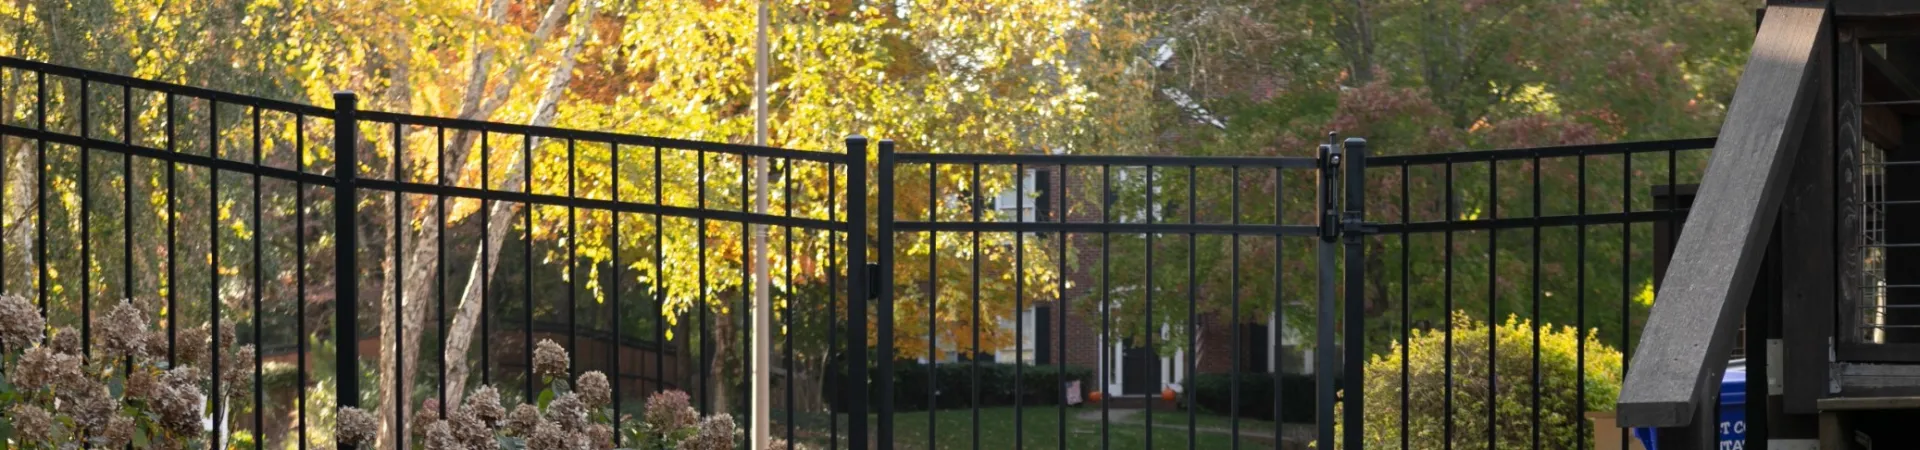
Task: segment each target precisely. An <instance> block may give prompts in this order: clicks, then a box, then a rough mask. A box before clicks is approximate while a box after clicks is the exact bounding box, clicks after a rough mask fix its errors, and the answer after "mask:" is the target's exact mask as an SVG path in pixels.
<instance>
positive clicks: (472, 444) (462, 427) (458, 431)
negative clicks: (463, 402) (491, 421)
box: [447, 409, 500, 450]
mask: <svg viewBox="0 0 1920 450" xmlns="http://www.w3.org/2000/svg"><path fill="white" fill-rule="evenodd" d="M447 425H448V426H449V427H452V429H453V438H454V440H456V441H459V442H460V445H462V446H464V447H465V448H466V449H468V450H494V449H496V448H498V447H499V445H500V443H499V442H497V441H495V440H494V438H493V430H492V429H489V428H487V425H486V424H485V423H483V422H481V421H480V418H479V417H476V416H474V414H473V411H471V410H466V409H459V410H454V411H453V414H451V415H449V416H447Z"/></svg>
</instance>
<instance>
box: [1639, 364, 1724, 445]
mask: <svg viewBox="0 0 1920 450" xmlns="http://www.w3.org/2000/svg"><path fill="white" fill-rule="evenodd" d="M1719 417H1720V421H1719V422H1720V423H1718V424H1716V425H1715V426H1716V427H1717V428H1718V429H1719V433H1720V448H1744V447H1746V443H1747V360H1745V359H1736V360H1733V361H1730V362H1728V363H1727V374H1726V375H1725V376H1722V377H1720V411H1719ZM1654 436H1655V434H1654V429H1652V428H1634V429H1633V437H1634V438H1636V439H1639V440H1640V444H1641V445H1645V446H1646V447H1647V450H1659V447H1658V446H1656V445H1655V443H1654Z"/></svg>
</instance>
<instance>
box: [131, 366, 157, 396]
mask: <svg viewBox="0 0 1920 450" xmlns="http://www.w3.org/2000/svg"><path fill="white" fill-rule="evenodd" d="M159 389H160V376H159V375H157V374H155V373H154V372H153V371H152V370H146V369H145V368H135V369H134V370H133V372H131V373H128V374H127V391H126V396H127V398H149V397H153V395H154V393H155V392H157V391H158V390H159Z"/></svg>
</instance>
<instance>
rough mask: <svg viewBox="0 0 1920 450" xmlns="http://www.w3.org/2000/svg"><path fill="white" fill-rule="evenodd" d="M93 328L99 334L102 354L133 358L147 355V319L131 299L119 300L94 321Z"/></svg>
mask: <svg viewBox="0 0 1920 450" xmlns="http://www.w3.org/2000/svg"><path fill="white" fill-rule="evenodd" d="M93 329H94V332H95V333H98V334H99V336H100V338H99V340H100V345H99V347H100V353H101V354H103V355H107V356H109V357H123V356H124V357H135V358H138V357H145V356H146V355H147V321H146V318H145V315H144V314H141V313H140V309H139V308H136V307H134V306H133V302H132V301H128V300H121V301H120V304H119V305H117V306H114V307H113V311H110V312H108V313H107V315H106V316H104V317H101V318H100V319H98V320H97V321H96V323H94V325H93Z"/></svg>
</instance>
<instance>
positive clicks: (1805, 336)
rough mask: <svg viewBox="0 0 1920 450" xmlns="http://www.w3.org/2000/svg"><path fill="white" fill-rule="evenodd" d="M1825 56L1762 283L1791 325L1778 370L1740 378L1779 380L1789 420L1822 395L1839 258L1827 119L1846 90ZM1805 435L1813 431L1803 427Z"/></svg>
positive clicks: (1831, 58)
mask: <svg viewBox="0 0 1920 450" xmlns="http://www.w3.org/2000/svg"><path fill="white" fill-rule="evenodd" d="M1829 42H1831V41H1829ZM1834 45H1852V43H1851V42H1843V43H1836V44H1834ZM1832 48H1833V47H1832V46H1827V47H1823V48H1822V49H1821V50H1822V51H1821V53H1820V54H1818V55H1816V56H1815V58H1814V61H1816V63H1815V64H1814V67H1813V72H1814V73H1813V74H1812V76H1811V78H1810V79H1809V80H1808V84H1809V85H1810V88H1809V89H1810V90H1809V91H1806V92H1803V93H1802V94H1801V96H1803V97H1811V98H1808V99H1805V100H1803V101H1804V102H1806V106H1804V107H1802V108H1803V109H1804V110H1805V111H1804V112H1806V114H1807V116H1808V117H1807V122H1806V125H1805V129H1804V131H1802V133H1801V136H1800V141H1798V143H1797V145H1798V146H1799V148H1800V150H1799V154H1798V155H1796V157H1795V158H1794V159H1793V168H1791V169H1789V170H1791V171H1792V172H1791V174H1790V175H1789V176H1788V178H1787V186H1786V189H1787V192H1786V197H1785V198H1783V199H1781V200H1780V213H1779V214H1780V219H1779V230H1780V234H1781V235H1780V236H1776V237H1775V238H1774V243H1775V244H1774V249H1776V250H1778V251H1779V255H1778V257H1777V258H1774V259H1775V260H1776V261H1777V262H1778V263H1779V264H1780V267H1779V269H1780V273H1779V274H1771V275H1768V276H1769V277H1779V279H1778V280H1777V281H1779V287H1780V288H1781V289H1780V292H1778V293H1777V294H1776V295H1775V296H1773V298H1777V299H1779V300H1778V301H1779V302H1780V307H1779V308H1778V309H1774V310H1773V311H1778V313H1777V314H1781V315H1782V317H1791V318H1793V319H1792V321H1791V323H1792V324H1793V326H1784V325H1785V323H1782V326H1781V327H1780V328H1781V329H1779V330H1777V334H1778V336H1779V339H1780V345H1781V347H1782V348H1781V355H1780V356H1779V357H1778V359H1773V360H1771V361H1768V362H1769V363H1772V364H1776V365H1779V366H1780V367H1779V368H1778V369H1779V370H1767V371H1766V372H1764V373H1756V371H1754V370H1748V371H1747V379H1749V380H1753V382H1754V384H1749V386H1753V385H1755V384H1758V385H1761V386H1765V385H1766V383H1765V380H1766V376H1767V375H1770V374H1774V373H1778V374H1779V375H1780V378H1782V379H1781V380H1780V381H1781V384H1782V387H1781V391H1776V392H1770V394H1771V395H1779V396H1783V398H1782V399H1781V400H1782V402H1781V404H1782V406H1783V407H1784V409H1785V410H1786V412H1788V413H1792V414H1816V413H1818V412H1819V411H1818V410H1817V409H1816V408H1815V404H1814V403H1815V402H1816V401H1818V400H1819V399H1821V398H1825V397H1827V394H1828V392H1827V389H1826V387H1827V385H1828V383H1827V369H1828V364H1827V361H1828V359H1827V356H1828V355H1829V353H1828V352H1829V350H1830V348H1831V347H1830V346H1831V345H1832V343H1831V339H1832V337H1833V335H1834V334H1833V331H1834V330H1833V322H1834V308H1835V300H1834V292H1836V291H1837V289H1838V286H1837V285H1836V284H1835V283H1836V282H1837V281H1836V280H1837V277H1838V276H1839V274H1837V273H1835V272H1836V271H1837V267H1838V266H1836V265H1835V264H1834V262H1835V258H1837V257H1838V255H1839V253H1840V252H1839V250H1837V249H1835V248H1834V247H1835V245H1836V244H1837V243H1838V242H1839V239H1838V235H1836V234H1835V231H1836V230H1835V225H1834V217H1836V216H1835V215H1834V210H1835V200H1836V199H1838V197H1837V196H1835V195H1834V186H1835V183H1834V166H1835V164H1836V162H1835V161H1834V159H1835V158H1834V147H1835V144H1836V143H1837V140H1836V137H1835V131H1834V130H1835V123H1834V122H1835V119H1836V116H1835V114H1834V112H1835V110H1836V108H1837V107H1836V106H1835V105H1836V102H1838V101H1839V100H1838V99H1836V98H1835V95H1836V94H1835V93H1836V92H1837V91H1839V92H1844V91H1846V90H1847V89H1844V88H1843V89H1838V90H1836V89H1835V86H1836V84H1838V85H1842V86H1846V85H1852V84H1853V82H1851V80H1849V81H1840V80H1838V78H1839V77H1837V76H1836V73H1835V72H1836V67H1835V66H1838V65H1840V64H1846V62H1843V61H1837V59H1838V58H1836V57H1835V55H1834V54H1833V53H1832V52H1830V51H1827V50H1829V49H1832ZM1862 53H1873V52H1871V51H1868V52H1862ZM1856 67H1857V66H1856ZM1858 71H1859V70H1858V69H1852V70H1847V69H1841V70H1839V72H1842V73H1848V76H1854V75H1853V73H1857V72H1858ZM1847 104H1848V105H1849V106H1851V105H1857V104H1858V103H1857V102H1855V101H1848V102H1847ZM1852 145H1858V144H1852ZM1789 274H1791V275H1789ZM1749 351H1750V352H1751V351H1765V350H1764V349H1762V350H1753V349H1749ZM1751 361H1752V360H1751V359H1749V362H1751ZM1750 369H1751V368H1750ZM1767 369H1772V368H1767ZM1761 401H1764V400H1761ZM1807 428H1814V426H1813V425H1812V424H1807Z"/></svg>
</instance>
